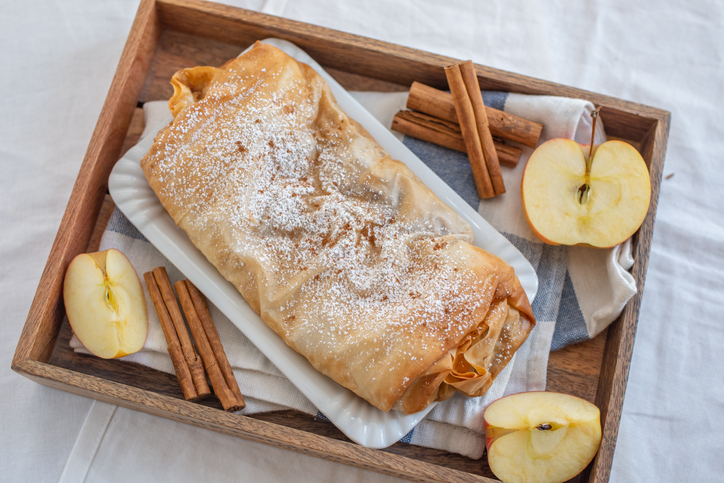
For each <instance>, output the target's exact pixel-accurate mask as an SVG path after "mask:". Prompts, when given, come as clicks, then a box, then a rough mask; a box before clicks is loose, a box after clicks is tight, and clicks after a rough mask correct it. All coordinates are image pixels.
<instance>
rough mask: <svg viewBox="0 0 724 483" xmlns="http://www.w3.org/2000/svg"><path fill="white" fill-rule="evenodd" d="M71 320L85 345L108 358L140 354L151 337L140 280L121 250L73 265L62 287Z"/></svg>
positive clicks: (83, 256)
mask: <svg viewBox="0 0 724 483" xmlns="http://www.w3.org/2000/svg"><path fill="white" fill-rule="evenodd" d="M63 300H64V302H65V311H66V314H67V315H68V321H69V322H70V326H71V327H72V328H73V332H74V333H75V335H76V336H77V337H78V339H79V340H80V342H81V343H82V344H83V345H84V346H85V348H86V349H88V350H89V351H90V352H92V353H93V354H95V355H97V356H98V357H102V358H103V359H114V358H116V357H123V356H126V355H128V354H133V353H134V352H138V351H139V350H141V348H142V347H143V344H144V343H145V342H146V336H147V335H148V312H147V310H146V299H145V297H144V295H143V288H142V287H141V281H140V280H139V278H138V274H136V270H135V269H134V268H133V265H132V264H131V262H130V261H129V260H128V258H126V256H125V255H124V254H123V253H121V252H120V251H118V250H115V249H110V250H106V251H103V252H95V253H83V254H80V255H78V256H76V257H75V258H74V259H73V260H72V261H71V262H70V265H69V266H68V271H67V272H66V274H65V281H64V283H63Z"/></svg>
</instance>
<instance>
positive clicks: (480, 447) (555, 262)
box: [71, 93, 635, 458]
mask: <svg viewBox="0 0 724 483" xmlns="http://www.w3.org/2000/svg"><path fill="white" fill-rule="evenodd" d="M352 94H353V95H354V96H355V97H356V98H357V100H358V101H359V102H360V103H361V104H362V105H363V106H365V107H366V108H367V109H368V110H370V112H371V113H372V114H373V115H375V116H376V117H377V118H378V120H380V121H381V122H382V123H383V124H384V125H387V126H389V125H390V124H391V119H392V116H393V115H394V113H395V112H397V110H399V109H401V108H403V107H404V104H405V102H406V97H407V94H406V93H401V94H400V93H398V94H383V93H352ZM485 98H486V103H487V104H488V105H492V106H493V107H497V108H500V109H503V108H504V109H506V110H507V111H508V112H512V113H515V114H518V115H521V116H523V117H526V118H528V119H532V120H536V121H538V122H543V123H544V125H545V126H546V127H545V129H544V133H543V136H544V138H546V139H548V138H552V137H559V136H565V137H573V138H576V135H577V133H578V136H579V137H581V139H580V140H581V141H586V140H585V134H583V133H586V132H588V133H590V116H589V115H588V114H589V113H590V111H591V110H592V108H593V106H592V105H590V103H587V102H584V101H580V100H573V99H563V98H552V97H535V96H519V95H512V94H511V95H507V94H501V93H485ZM144 114H145V118H146V126H147V127H153V126H155V125H156V124H157V123H158V121H159V120H160V119H163V117H165V116H167V115H168V108H167V106H166V102H150V103H146V104H145V105H144ZM599 125H600V124H599ZM601 133H602V130H601ZM144 135H145V133H144ZM588 136H590V134H588ZM602 137H603V134H601V138H602ZM401 138H402V139H403V142H404V143H405V144H406V145H407V146H408V147H409V148H411V149H412V150H413V151H414V152H416V154H417V155H418V156H419V157H420V158H421V159H422V160H423V161H425V162H426V163H427V164H428V165H429V166H430V167H431V168H432V169H433V170H435V171H436V172H437V174H438V175H439V176H440V177H441V178H443V180H445V181H446V182H447V183H448V184H450V185H451V186H452V187H453V188H454V189H455V190H456V191H457V192H458V193H459V194H461V196H463V198H464V199H466V200H467V201H468V202H469V203H471V204H472V205H473V206H474V207H475V208H478V209H479V212H480V213H481V214H482V215H483V216H484V217H486V218H487V219H488V220H489V221H490V222H491V223H492V224H493V226H495V227H496V228H497V229H498V230H500V231H501V232H503V233H504V234H505V235H506V236H507V237H508V239H509V240H510V241H511V242H512V243H513V244H514V245H516V246H517V247H518V248H519V249H520V250H521V252H522V253H523V254H524V255H525V256H526V257H527V258H528V259H529V260H530V261H531V263H532V264H533V266H534V267H535V268H536V270H537V272H538V275H539V278H540V288H539V291H538V295H537V297H536V298H535V300H534V302H533V309H534V311H535V313H536V317H537V318H538V325H537V327H536V328H535V330H534V331H533V332H532V333H531V335H530V337H529V339H528V341H527V342H526V343H525V344H524V345H523V347H522V348H521V349H520V350H519V351H518V353H517V354H516V356H515V357H514V358H513V360H512V361H511V363H510V364H509V365H508V366H507V367H506V368H505V370H504V371H503V372H502V373H501V374H500V375H499V376H498V378H497V379H496V381H495V383H494V384H493V386H492V387H491V388H490V390H489V391H488V393H487V394H486V395H485V396H484V397H482V398H476V399H468V398H465V397H462V396H455V397H453V398H452V399H451V400H449V401H446V402H444V403H442V404H439V405H438V406H437V407H436V408H435V409H433V410H432V411H431V412H430V414H429V415H428V416H427V418H426V419H425V420H423V421H422V422H421V423H420V424H419V425H418V426H417V427H416V428H415V429H413V430H412V431H410V432H409V433H408V434H407V435H406V436H405V437H404V438H403V439H402V441H403V442H406V443H411V444H417V445H421V446H427V447H433V448H438V449H444V450H446V451H450V452H455V453H460V454H463V455H465V456H468V457H471V458H480V457H481V456H482V455H483V453H484V450H485V440H484V435H483V421H482V413H483V410H484V408H485V407H486V406H487V405H488V404H490V402H492V401H494V400H495V399H498V398H500V397H502V396H504V395H507V394H513V393H517V392H522V391H530V390H543V389H545V380H546V367H547V363H548V354H549V351H550V349H551V341H552V340H554V341H555V337H554V329H555V328H556V325H557V324H558V325H561V324H562V322H561V321H563V329H561V330H560V331H559V330H558V329H556V331H555V332H556V335H559V333H560V334H562V335H561V341H562V342H561V343H560V345H561V346H563V345H566V342H570V341H579V340H583V339H586V338H589V337H593V336H594V335H595V334H596V333H598V332H599V331H600V330H602V328H603V327H605V325H604V324H607V323H608V322H610V321H611V320H613V318H615V314H616V310H618V311H620V310H621V308H622V307H623V305H624V304H625V300H628V298H630V297H631V295H632V294H633V293H635V288H634V289H633V292H630V291H629V292H630V293H629V295H627V296H624V295H625V291H624V290H620V289H619V290H618V291H617V292H616V289H617V288H618V287H621V286H626V283H627V279H626V277H625V276H623V275H621V273H623V274H625V275H628V273H627V272H626V271H625V267H621V265H620V264H619V263H618V256H619V253H620V252H622V251H623V252H626V250H625V249H624V250H621V249H619V248H616V249H613V250H609V251H596V250H591V249H589V250H586V249H583V250H582V251H580V254H579V255H578V257H576V256H573V255H572V254H569V252H572V251H571V250H570V249H566V248H561V247H549V246H547V245H543V244H542V243H540V242H539V241H537V239H536V238H535V236H534V235H533V234H532V232H531V231H530V229H529V228H528V226H527V223H526V222H525V219H524V218H523V217H522V216H523V215H522V208H521V207H520V195H519V188H518V185H519V184H520V175H521V172H522V168H523V167H524V166H525V161H526V159H527V156H529V154H530V152H531V150H530V149H525V150H524V154H523V157H522V158H521V161H520V163H519V165H518V167H517V168H515V169H513V170H511V169H506V168H504V176H505V181H506V187H507V189H508V193H506V194H505V195H503V196H500V197H498V198H496V199H494V200H492V201H483V202H481V201H480V200H479V199H478V198H477V194H476V191H475V186H474V181H473V180H472V174H471V173H470V165H469V163H468V161H467V157H466V156H465V155H462V154H460V153H457V152H453V151H450V150H447V149H445V148H441V147H438V146H434V145H431V144H429V143H424V142H421V141H418V140H415V139H412V138H409V137H402V136H401ZM576 139H577V138H576ZM577 140H579V139H577ZM108 248H118V249H119V250H121V251H122V252H123V253H125V254H126V255H127V256H128V258H129V259H130V260H131V262H132V263H133V265H134V267H135V268H136V270H137V272H138V273H139V274H143V273H145V272H147V271H149V270H151V269H153V268H154V267H157V266H165V267H166V269H167V271H168V274H169V277H170V278H171V281H172V283H173V282H176V281H177V280H179V279H181V278H182V275H181V273H180V272H179V271H178V270H177V269H176V268H175V267H174V266H173V265H172V264H171V263H170V262H169V261H168V260H167V259H166V258H165V257H164V256H163V255H161V253H160V252H158V251H157V250H156V249H155V248H154V247H153V246H152V245H151V244H150V243H149V242H148V241H147V240H146V239H145V238H144V237H143V235H142V234H141V233H140V232H138V230H136V228H135V227H134V226H133V225H132V224H131V223H130V222H129V221H128V220H127V219H126V218H125V216H124V215H123V214H122V213H121V212H120V211H119V210H117V209H116V210H115V211H114V213H113V214H112V216H111V219H110V221H109V223H108V226H107V228H106V231H105V233H104V235H103V238H102V240H101V245H100V249H101V250H105V249H108ZM624 248H625V247H624ZM607 267H611V268H608V269H607ZM576 268H579V270H578V272H577V271H576ZM579 272H580V273H583V274H584V275H585V277H584V279H583V280H581V285H579V286H580V287H584V289H585V288H587V287H589V285H586V284H585V282H586V281H588V282H590V284H591V286H593V287H596V290H595V291H591V293H584V292H581V291H580V290H581V289H579V288H578V287H579V286H576V285H573V286H571V285H572V280H574V279H575V280H578V279H577V278H575V277H574V276H573V274H574V273H579ZM586 277H590V279H589V278H586ZM629 278H630V276H629ZM602 285H607V286H611V287H613V288H612V290H613V291H614V292H616V293H617V294H618V295H619V297H618V299H620V300H618V299H616V302H615V303H612V299H613V298H612V299H607V298H606V294H603V295H601V294H600V292H601V286H602ZM621 294H624V295H621ZM593 295H596V296H597V299H596V300H593V299H594V298H595V297H593ZM146 296H147V304H148V306H149V308H151V307H153V305H152V302H151V300H150V298H149V297H148V295H146ZM623 299H625V300H623ZM621 300H623V302H621ZM619 305H620V307H619ZM571 307H581V308H579V309H578V311H577V312H576V311H574V310H572V309H571ZM583 307H585V308H586V309H585V310H584V309H583ZM617 307H618V309H617ZM210 310H211V313H212V317H213V319H214V321H215V322H216V325H217V329H218V331H219V335H220V337H221V340H222V342H223V344H224V348H225V350H226V353H227V355H228V357H229V362H230V363H231V365H232V367H233V368H234V374H235V376H236V378H237V381H238V382H239V386H240V388H241V391H242V393H243V394H244V396H245V400H246V402H247V407H246V408H245V409H244V410H243V411H241V414H253V413H258V412H265V411H273V410H279V409H285V408H292V409H297V410H299V411H303V412H305V413H308V414H313V415H317V416H319V417H324V416H323V414H321V413H319V412H318V411H317V409H316V408H315V407H314V406H313V405H312V404H311V403H310V402H309V401H308V400H307V399H306V398H305V397H304V396H303V395H302V394H301V393H300V392H299V391H298V390H297V389H296V388H295V387H294V385H293V384H291V382H290V381H289V380H288V379H286V378H285V377H284V376H283V375H282V374H281V373H280V372H279V371H278V370H277V369H276V367H275V366H274V365H273V364H272V363H271V362H269V361H268V360H267V359H266V357H264V356H263V355H262V354H261V352H260V351H259V350H258V349H256V347H255V346H254V345H253V344H251V342H250V341H249V340H248V339H246V337H244V335H243V334H242V333H241V332H240V331H239V330H238V329H237V328H236V327H235V326H234V325H233V324H232V323H231V322H230V321H229V320H228V319H227V318H226V317H225V316H224V315H223V314H222V313H221V312H220V311H219V310H218V309H216V307H214V306H213V305H212V304H210ZM564 311H567V312H566V313H567V314H568V315H566V316H565V317H562V316H561V312H564ZM588 312H591V313H594V314H596V315H597V316H598V318H595V319H594V318H585V319H584V318H583V316H581V314H583V313H588ZM570 313H572V314H573V316H571V315H570ZM601 313H607V314H611V316H610V317H608V318H605V319H604V318H601V316H600V314H601ZM564 315H565V314H564ZM589 320H592V321H593V322H592V323H590V324H589ZM602 320H603V322H601V321H602ZM566 324H567V325H566ZM569 327H573V332H571V331H570V330H569ZM71 345H72V346H73V347H74V348H75V349H76V350H78V351H84V348H83V347H82V345H81V344H80V343H79V341H78V340H77V339H76V338H75V337H74V338H73V340H71ZM554 345H555V343H554ZM124 359H126V360H130V361H134V362H138V363H140V364H143V365H146V366H149V367H152V368H154V369H157V370H161V371H164V372H169V373H173V372H174V370H173V366H172V364H171V360H170V358H169V356H168V353H167V350H166V341H165V338H164V336H163V332H162V331H161V328H160V325H159V323H158V319H157V317H156V315H155V311H154V310H153V309H149V335H148V339H147V341H146V344H145V346H144V348H143V350H142V351H140V352H139V353H136V354H132V355H130V356H127V357H125V358H124Z"/></svg>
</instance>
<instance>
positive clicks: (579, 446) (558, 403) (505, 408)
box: [483, 392, 601, 483]
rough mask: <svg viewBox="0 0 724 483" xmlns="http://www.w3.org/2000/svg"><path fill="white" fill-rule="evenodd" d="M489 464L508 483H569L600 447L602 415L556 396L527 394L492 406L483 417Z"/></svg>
mask: <svg viewBox="0 0 724 483" xmlns="http://www.w3.org/2000/svg"><path fill="white" fill-rule="evenodd" d="M483 419H484V421H485V446H486V447H487V450H488V464H489V465H490V469H491V470H492V471H493V473H495V476H497V477H498V478H500V479H501V480H502V481H504V482H506V483H513V482H529V483H545V482H548V483H554V482H563V481H567V480H569V479H571V478H573V477H574V476H576V475H577V474H578V473H580V472H581V471H583V469H584V468H585V467H586V466H587V465H588V463H590V462H591V460H592V459H593V457H594V456H595V455H596V452H597V451H598V447H599V445H600V444H601V421H600V411H599V410H598V408H597V407H596V406H595V405H594V404H591V403H589V402H588V401H585V400H583V399H580V398H577V397H575V396H570V395H568V394H560V393H555V392H522V393H518V394H513V395H511V396H506V397H504V398H501V399H498V400H497V401H495V402H493V403H492V404H491V405H490V406H488V408H487V409H486V410H485V413H484V414H483Z"/></svg>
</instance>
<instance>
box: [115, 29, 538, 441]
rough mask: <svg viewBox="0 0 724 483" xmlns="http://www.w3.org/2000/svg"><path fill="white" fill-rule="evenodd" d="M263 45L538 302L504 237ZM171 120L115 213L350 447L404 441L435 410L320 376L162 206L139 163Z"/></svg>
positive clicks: (370, 124) (335, 87)
mask: <svg viewBox="0 0 724 483" xmlns="http://www.w3.org/2000/svg"><path fill="white" fill-rule="evenodd" d="M264 42H265V43H269V44H272V45H274V46H276V47H278V48H280V49H282V50H283V51H285V52H286V53H287V54H289V55H291V56H292V57H294V58H295V59H297V60H298V61H301V62H304V63H306V64H308V65H310V66H311V67H313V68H314V69H315V70H316V71H317V72H319V73H320V74H321V75H322V77H324V79H325V80H326V81H327V82H328V83H329V85H330V87H331V89H332V92H333V93H334V96H335V98H336V99H337V102H338V103H339V104H340V106H341V107H342V109H344V111H345V112H347V114H349V116H350V117H352V118H353V119H355V120H356V121H357V122H359V123H360V124H361V125H362V126H364V128H365V129H367V131H368V132H369V133H370V134H371V135H372V136H373V137H374V138H375V140H377V142H378V143H379V144H380V145H381V146H382V147H383V148H384V149H385V150H386V151H387V152H388V153H389V154H390V155H391V156H392V157H393V158H394V159H398V160H400V161H402V162H404V163H405V164H407V166H408V167H409V168H410V169H412V171H414V172H415V174H417V176H419V177H420V178H421V179H422V181H423V182H424V183H425V184H426V185H427V186H428V187H430V189H432V191H433V192H435V194H436V195H437V196H438V197H439V198H440V199H441V200H442V201H444V202H445V203H447V205H448V206H450V207H451V208H453V209H454V210H456V211H457V212H458V213H459V214H460V215H461V216H462V217H463V218H465V220H467V221H468V223H470V226H471V227H472V229H473V233H474V236H475V245H477V246H479V247H481V248H484V249H486V250H488V251H489V252H491V253H494V254H496V255H498V256H499V257H501V258H502V259H503V260H505V261H506V262H508V263H509V264H510V265H511V266H513V268H514V269H515V272H516V274H517V275H518V278H519V279H520V282H521V284H522V285H523V288H524V289H525V291H526V294H527V295H528V298H529V300H530V301H531V302H532V301H533V298H534V297H535V294H536V292H537V290H538V278H537V277H536V275H535V271H534V270H533V267H532V266H531V265H530V263H528V261H527V260H526V259H525V258H524V257H523V256H522V255H521V253H520V252H519V251H518V250H517V249H516V248H515V247H514V246H513V245H512V244H510V242H509V241H508V240H507V239H506V238H505V237H503V236H502V235H501V234H500V233H498V232H497V231H496V230H495V229H494V228H493V227H492V226H491V225H490V224H488V223H487V222H486V221H485V220H484V219H483V218H482V217H481V216H480V215H479V214H478V213H477V212H476V211H475V210H473V209H472V208H471V207H470V205H468V204H467V203H466V202H465V201H464V200H463V199H462V198H461V197H460V196H459V195H458V194H457V193H455V192H454V191H453V190H452V189H451V188H450V187H449V186H448V185H447V184H445V183H444V182H443V181H442V180H441V179H440V178H439V177H438V176H437V175H436V174H435V173H433V172H432V171H431V170H430V169H429V168H428V167H427V166H426V165H425V164H424V163H423V162H422V161H420V159H419V158H417V156H415V155H414V154H413V153H412V152H411V151H410V150H409V149H407V147H405V145H404V144H402V143H401V142H400V141H399V140H398V139H397V138H396V137H395V136H394V135H393V134H392V133H391V132H390V131H389V130H388V129H387V128H386V127H384V126H383V125H382V124H380V123H379V122H378V121H377V119H375V118H374V117H373V116H372V115H371V114H370V113H369V112H368V111H367V110H365V109H364V108H363V107H362V106H361V105H360V104H359V103H358V102H357V101H356V100H355V99H354V98H353V97H352V96H351V95H350V94H349V93H348V92H347V91H346V90H345V89H344V88H342V86H340V85H339V83H337V81H335V80H334V79H333V78H332V77H331V76H330V75H329V74H327V73H326V72H325V71H324V70H323V69H322V68H321V66H319V64H317V63H316V62H315V61H314V60H313V59H312V58H311V57H309V55H307V54H306V53H305V52H304V51H302V50H301V49H299V48H298V47H297V46H295V45H294V44H291V43H289V42H286V41H282V40H278V39H268V40H265V41H264ZM171 120H172V118H171V117H169V118H168V119H167V120H166V121H165V122H164V123H163V124H162V125H159V126H158V128H157V129H156V130H154V131H153V132H150V133H149V134H148V135H147V136H145V137H144V138H143V139H142V140H141V141H140V142H139V143H138V144H137V145H136V146H134V147H133V148H132V149H131V150H129V151H128V153H127V154H126V155H125V156H124V157H123V158H122V159H121V160H119V161H118V163H117V164H116V166H115V167H114V169H113V172H112V173H111V176H110V178H109V180H108V186H109V190H110V193H111V196H112V198H113V201H114V202H115V204H116V206H117V207H118V208H119V209H120V210H121V211H122V212H123V214H124V215H126V217H127V218H128V219H129V220H130V221H131V223H133V224H134V225H135V226H136V228H138V230H139V231H140V232H141V233H142V234H143V235H144V236H145V237H146V238H147V239H148V240H149V241H150V242H151V243H152V244H153V245H154V246H155V247H156V248H157V249H158V250H159V251H160V252H161V253H163V254H164V255H165V256H166V258H168V259H169V260H170V261H171V262H172V263H173V264H174V265H175V266H176V267H177V268H178V269H179V270H180V271H181V272H182V273H183V274H184V275H185V276H186V277H188V279H189V280H191V281H192V282H193V283H194V284H195V285H196V286H197V287H198V288H199V290H201V291H202V292H203V293H204V294H205V295H206V297H207V298H208V299H209V300H210V301H211V302H212V303H214V305H216V306H217V307H218V308H219V310H221V311H222V312H223V313H224V314H225V315H226V316H227V317H228V318H229V319H230V320H231V321H232V323H233V324H234V325H236V326H237V327H238V328H239V330H241V331H242V332H243V333H244V335H245V336H246V337H248V338H249V340H251V342H252V343H253V344H254V345H256V346H257V347H258V348H259V350H261V352H262V353H263V354H264V355H265V356H266V357H267V358H269V360H271V361H272V362H273V363H274V364H275V365H276V366H277V368H278V369H279V370H280V371H281V372H282V373H284V374H286V375H287V376H288V377H289V379H290V381H291V382H292V383H294V385H295V386H296V387H297V388H298V389H299V390H300V391H301V392H302V393H303V394H304V395H305V396H306V397H307V398H308V399H309V400H310V401H311V402H312V404H314V405H315V406H316V407H317V408H318V409H319V410H320V411H321V412H322V413H323V414H324V415H325V416H326V417H327V418H329V420H330V421H332V423H333V424H334V425H335V426H337V427H338V428H339V429H340V430H341V431H342V432H344V434H346V435H347V436H348V437H349V438H350V439H351V440H353V441H355V442H357V443H359V444H361V445H363V446H368V447H371V448H385V447H387V446H390V445H392V444H394V443H395V442H397V441H399V440H400V439H401V438H402V437H404V436H405V435H406V434H407V433H408V432H409V431H410V430H411V429H412V428H414V427H415V426H416V425H417V424H418V423H419V422H420V421H421V420H422V419H423V418H424V417H425V416H426V415H427V413H428V412H430V410H432V408H433V406H434V404H433V405H430V406H429V407H428V408H426V409H425V410H423V411H420V412H419V413H415V414H410V415H406V414H403V413H401V412H397V411H390V412H388V413H385V412H384V411H381V410H379V409H377V408H375V407H374V406H372V405H371V404H369V403H368V402H367V401H365V400H363V399H362V398H360V397H358V396H357V395H355V394H354V393H352V392H351V391H349V390H347V389H345V388H343V387H342V386H340V385H339V384H337V383H336V382H334V381H332V380H331V379H329V378H328V377H326V376H324V375H322V374H321V373H319V372H318V371H317V370H315V369H314V368H313V367H312V365H311V364H310V363H309V362H308V361H307V360H306V359H305V358H304V357H302V356H301V355H299V354H298V353H297V352H295V351H293V350H292V349H290V348H289V347H288V346H287V345H286V344H285V343H284V342H283V341H282V340H281V339H280V338H279V337H278V336H277V335H276V334H275V333H274V332H273V331H272V330H271V329H270V328H269V327H267V325H266V324H265V323H264V322H263V321H262V320H261V318H260V317H259V316H258V315H257V314H256V313H255V312H254V311H253V310H252V309H251V308H250V307H249V305H248V304H247V303H246V301H244V299H243V298H242V296H241V294H239V292H238V291H237V290H236V288H234V286H233V285H232V284H231V283H229V282H227V281H226V279H224V278H223V277H222V276H221V274H220V273H219V272H218V271H217V270H216V268H215V267H214V266H213V265H211V263H209V262H208V260H207V259H206V257H204V255H203V254H202V253H201V252H200V251H199V250H197V249H196V247H195V246H194V245H193V244H192V243H191V241H190V240H189V238H188V237H187V236H186V234H185V233H184V232H183V231H182V230H181V229H180V228H178V227H177V226H176V224H175V223H174V222H173V220H172V219H171V217H170V216H169V215H168V213H167V212H166V210H164V208H163V207H162V206H161V203H160V202H159V200H158V198H157V197H156V195H155V193H154V192H153V190H151V187H150V186H149V185H148V182H147V181H146V177H145V176H144V174H143V171H142V170H141V167H140V160H141V158H143V156H144V155H145V154H146V152H147V151H148V150H149V148H150V147H151V145H152V143H153V138H154V137H155V135H156V133H157V132H158V131H159V130H160V129H161V128H163V127H164V126H165V125H166V124H168V123H169V122H170V121H171Z"/></svg>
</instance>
